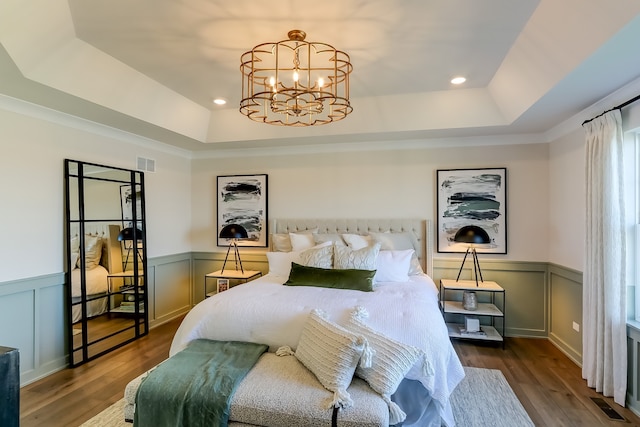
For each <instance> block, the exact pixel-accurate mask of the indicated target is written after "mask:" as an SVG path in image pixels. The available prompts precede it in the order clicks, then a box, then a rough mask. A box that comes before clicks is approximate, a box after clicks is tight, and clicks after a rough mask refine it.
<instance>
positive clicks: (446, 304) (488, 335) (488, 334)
mask: <svg viewBox="0 0 640 427" xmlns="http://www.w3.org/2000/svg"><path fill="white" fill-rule="evenodd" d="M453 291H459V292H458V293H460V291H461V292H464V291H471V292H477V293H478V294H481V293H485V294H488V295H489V300H490V302H479V303H478V308H477V310H465V308H464V307H463V306H462V301H460V299H459V298H456V299H451V294H452V293H453ZM497 295H501V296H502V310H501V309H499V308H498V307H497V306H496V296H497ZM505 295H506V293H505V291H504V288H502V287H501V286H500V285H498V284H497V283H496V282H490V281H484V282H478V286H476V282H475V280H459V281H457V282H456V281H455V280H453V279H441V280H440V309H441V310H442V315H443V316H444V317H445V322H446V323H447V329H448V330H449V337H451V338H464V339H475V340H484V341H498V342H502V347H503V348H504V331H505V324H506V321H505V315H504V312H505V310H506V307H507V305H506V304H507V303H506V297H505ZM447 314H450V315H464V316H477V317H479V318H485V319H486V318H489V319H490V322H491V324H490V325H481V327H480V329H481V331H482V332H481V333H465V332H464V329H463V328H464V324H461V323H457V322H447V317H448V316H447ZM496 319H501V320H502V322H501V323H502V327H501V328H500V330H498V329H497V328H496Z"/></svg>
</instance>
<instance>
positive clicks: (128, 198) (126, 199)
mask: <svg viewBox="0 0 640 427" xmlns="http://www.w3.org/2000/svg"><path fill="white" fill-rule="evenodd" d="M136 187H137V186H136ZM140 193H141V190H140V189H139V188H137V189H136V192H135V195H134V194H133V189H132V188H131V185H121V186H120V209H121V212H122V226H123V227H132V226H133V225H132V224H133V221H134V218H133V203H134V200H135V204H136V214H137V216H138V219H139V218H141V215H142V198H141V194H140Z"/></svg>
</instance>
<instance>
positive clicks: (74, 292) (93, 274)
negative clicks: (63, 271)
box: [71, 265, 109, 297]
mask: <svg viewBox="0 0 640 427" xmlns="http://www.w3.org/2000/svg"><path fill="white" fill-rule="evenodd" d="M80 272H81V270H80V269H79V268H74V269H73V270H71V296H73V297H79V296H80V295H81V289H80V287H81V283H82V281H81V278H80ZM85 274H86V278H87V283H86V293H87V295H93V294H101V293H103V292H107V287H108V286H107V276H108V275H109V272H108V271H107V269H106V268H104V267H103V266H101V265H98V266H96V267H94V268H92V269H90V270H85Z"/></svg>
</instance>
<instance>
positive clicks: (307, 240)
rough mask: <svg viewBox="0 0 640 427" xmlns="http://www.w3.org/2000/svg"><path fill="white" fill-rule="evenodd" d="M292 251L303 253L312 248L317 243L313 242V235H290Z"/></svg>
mask: <svg viewBox="0 0 640 427" xmlns="http://www.w3.org/2000/svg"><path fill="white" fill-rule="evenodd" d="M289 239H291V250H292V251H303V250H305V249H309V248H312V247H313V246H314V245H315V244H316V243H315V242H314V241H313V234H312V233H310V232H309V233H289Z"/></svg>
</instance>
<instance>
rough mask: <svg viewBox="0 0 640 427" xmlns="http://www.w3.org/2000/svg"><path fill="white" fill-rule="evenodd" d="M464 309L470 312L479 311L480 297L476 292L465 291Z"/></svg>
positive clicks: (463, 298)
mask: <svg viewBox="0 0 640 427" xmlns="http://www.w3.org/2000/svg"><path fill="white" fill-rule="evenodd" d="M462 308H464V309H465V310H469V311H476V310H477V309H478V296H477V295H476V293H475V292H470V291H464V292H463V294H462Z"/></svg>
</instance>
